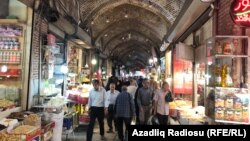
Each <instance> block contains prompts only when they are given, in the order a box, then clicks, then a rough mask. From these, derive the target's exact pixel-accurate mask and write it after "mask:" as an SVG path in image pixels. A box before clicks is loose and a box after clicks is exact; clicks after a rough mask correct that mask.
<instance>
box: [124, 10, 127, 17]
mask: <svg viewBox="0 0 250 141" xmlns="http://www.w3.org/2000/svg"><path fill="white" fill-rule="evenodd" d="M124 17H125V18H128V11H127V10H126V11H125V15H124Z"/></svg>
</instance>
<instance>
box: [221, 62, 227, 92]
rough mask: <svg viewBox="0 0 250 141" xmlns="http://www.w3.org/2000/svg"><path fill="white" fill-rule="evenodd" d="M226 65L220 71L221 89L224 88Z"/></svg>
mask: <svg viewBox="0 0 250 141" xmlns="http://www.w3.org/2000/svg"><path fill="white" fill-rule="evenodd" d="M226 78H227V65H225V64H224V65H223V66H222V69H221V87H226Z"/></svg>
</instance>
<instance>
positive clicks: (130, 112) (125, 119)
mask: <svg viewBox="0 0 250 141" xmlns="http://www.w3.org/2000/svg"><path fill="white" fill-rule="evenodd" d="M115 113H116V117H117V128H118V137H119V139H120V141H124V133H123V123H125V126H126V131H127V129H128V126H129V125H130V123H131V119H132V117H133V116H134V115H135V105H134V101H133V98H132V96H131V95H130V94H129V93H128V92H127V87H126V86H123V87H122V92H121V93H120V94H119V95H118V96H117V98H116V104H115Z"/></svg>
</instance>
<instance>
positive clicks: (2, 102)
mask: <svg viewBox="0 0 250 141" xmlns="http://www.w3.org/2000/svg"><path fill="white" fill-rule="evenodd" d="M14 107H15V103H14V102H12V101H10V100H7V99H0V111H5V110H6V109H11V108H14Z"/></svg>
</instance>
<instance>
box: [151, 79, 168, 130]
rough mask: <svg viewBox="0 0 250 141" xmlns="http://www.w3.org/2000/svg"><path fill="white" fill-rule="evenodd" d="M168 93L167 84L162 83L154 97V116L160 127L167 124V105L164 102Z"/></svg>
mask: <svg viewBox="0 0 250 141" xmlns="http://www.w3.org/2000/svg"><path fill="white" fill-rule="evenodd" d="M168 93H170V94H172V93H171V92H170V89H169V84H168V83H167V82H163V83H162V88H161V89H159V90H156V91H155V95H154V115H156V116H157V118H158V120H159V123H160V125H167V124H168V115H169V103H168V102H166V101H165V96H166V95H167V94H168Z"/></svg>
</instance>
